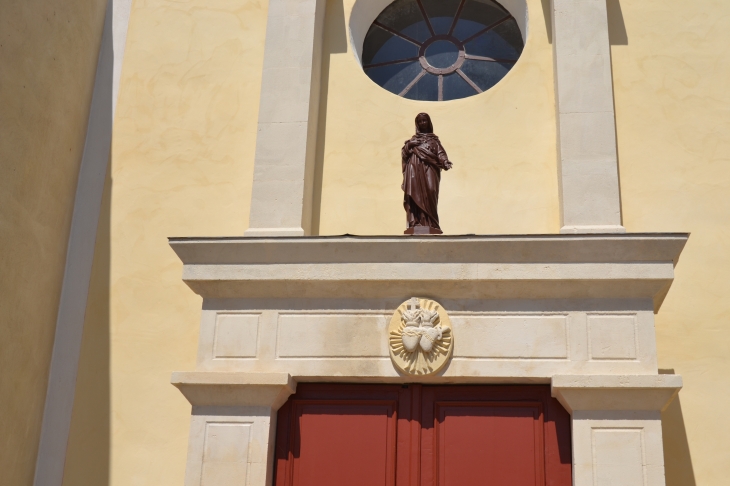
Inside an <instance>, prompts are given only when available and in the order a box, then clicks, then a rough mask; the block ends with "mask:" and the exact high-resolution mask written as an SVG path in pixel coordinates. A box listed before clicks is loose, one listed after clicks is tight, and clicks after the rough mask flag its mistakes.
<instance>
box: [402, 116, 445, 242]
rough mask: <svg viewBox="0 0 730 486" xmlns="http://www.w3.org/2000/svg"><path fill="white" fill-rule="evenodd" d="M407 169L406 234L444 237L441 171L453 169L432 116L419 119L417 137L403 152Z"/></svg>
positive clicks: (405, 189)
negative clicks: (437, 134)
mask: <svg viewBox="0 0 730 486" xmlns="http://www.w3.org/2000/svg"><path fill="white" fill-rule="evenodd" d="M401 160H402V168H403V186H402V189H403V207H405V209H406V217H407V219H408V229H407V230H406V231H405V234H407V235H408V234H410V235H412V234H416V235H419V234H425V235H429V234H431V235H433V234H441V233H442V231H441V227H440V226H439V215H438V208H437V206H438V201H439V184H440V182H441V170H442V169H443V170H449V169H450V168H451V166H452V165H451V162H450V161H449V157H448V156H447V155H446V152H445V151H444V148H443V147H442V146H441V142H440V141H439V138H438V137H437V136H436V135H434V134H433V125H432V124H431V117H430V116H428V114H426V113H420V114H419V115H418V116H417V117H416V134H415V135H414V136H413V137H411V139H410V140H407V141H406V143H405V145H403V150H401Z"/></svg>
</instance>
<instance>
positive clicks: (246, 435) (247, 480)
mask: <svg viewBox="0 0 730 486" xmlns="http://www.w3.org/2000/svg"><path fill="white" fill-rule="evenodd" d="M172 384H173V385H175V386H176V387H178V388H179V389H180V391H181V392H182V393H183V395H185V398H187V399H188V401H189V402H190V404H191V405H192V406H193V412H192V416H191V418H190V439H189V444H188V463H187V469H186V471H185V486H205V485H212V484H215V485H228V484H245V485H246V486H271V484H272V479H273V472H274V444H275V438H276V412H277V410H279V408H280V407H281V406H282V405H283V404H284V403H285V402H286V400H287V398H289V395H291V394H292V393H294V391H295V390H296V382H295V381H294V380H293V379H292V378H291V376H289V375H288V374H287V373H220V372H201V371H197V372H178V373H173V375H172Z"/></svg>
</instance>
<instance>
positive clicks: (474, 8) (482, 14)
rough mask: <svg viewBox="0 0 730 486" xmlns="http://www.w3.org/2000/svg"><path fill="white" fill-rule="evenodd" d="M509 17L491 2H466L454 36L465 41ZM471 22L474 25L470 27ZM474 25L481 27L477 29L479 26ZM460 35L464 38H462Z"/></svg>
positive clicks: (477, 0) (487, 0)
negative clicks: (475, 24)
mask: <svg viewBox="0 0 730 486" xmlns="http://www.w3.org/2000/svg"><path fill="white" fill-rule="evenodd" d="M507 16H509V14H508V13H506V12H505V11H504V10H502V9H501V8H500V7H498V6H497V5H495V4H494V3H492V2H490V1H489V0H466V3H465V4H464V9H463V10H462V11H461V15H460V16H459V22H458V23H457V24H456V29H455V30H454V35H455V36H456V37H458V38H459V39H461V40H464V39H466V38H467V37H468V36H470V35H473V34H475V33H476V32H478V31H479V30H481V29H483V28H484V27H487V26H489V25H492V24H493V23H495V22H498V21H499V20H501V19H503V18H505V17H507ZM469 22H472V24H471V25H470V24H469ZM473 23H477V24H480V25H479V26H478V28H477V26H474V25H473ZM460 24H463V25H460ZM475 29H476V30H475ZM457 31H458V33H457ZM469 31H471V33H469V34H467V32H469ZM460 35H461V36H463V37H460Z"/></svg>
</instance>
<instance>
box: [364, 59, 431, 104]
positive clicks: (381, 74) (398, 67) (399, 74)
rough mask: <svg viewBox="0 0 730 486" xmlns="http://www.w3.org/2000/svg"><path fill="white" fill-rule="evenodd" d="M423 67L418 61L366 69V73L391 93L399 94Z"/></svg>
mask: <svg viewBox="0 0 730 486" xmlns="http://www.w3.org/2000/svg"><path fill="white" fill-rule="evenodd" d="M422 70H423V69H422V68H421V64H420V63H419V62H418V61H415V62H408V63H403V64H391V65H390V66H381V67H376V68H370V69H366V70H365V72H366V73H367V75H368V76H369V77H370V79H372V80H373V81H375V82H376V83H377V84H379V85H380V86H382V87H383V88H385V89H387V90H388V91H390V92H391V93H395V94H399V93H400V92H401V91H403V90H404V89H405V87H406V86H408V84H409V83H410V82H411V81H413V80H414V79H416V76H417V75H418V73H420V72H421V71H422ZM434 99H436V98H434Z"/></svg>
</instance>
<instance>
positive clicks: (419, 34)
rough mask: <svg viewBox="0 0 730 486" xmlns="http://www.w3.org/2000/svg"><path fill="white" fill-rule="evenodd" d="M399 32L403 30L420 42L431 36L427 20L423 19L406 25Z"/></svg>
mask: <svg viewBox="0 0 730 486" xmlns="http://www.w3.org/2000/svg"><path fill="white" fill-rule="evenodd" d="M398 32H401V33H403V34H405V35H407V36H408V37H410V38H411V39H414V40H417V41H418V42H425V41H426V40H428V38H429V37H431V31H430V30H428V26H427V25H426V21H425V20H421V21H420V22H416V23H415V24H411V25H409V26H408V27H404V28H402V29H400V30H399V31H398Z"/></svg>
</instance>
